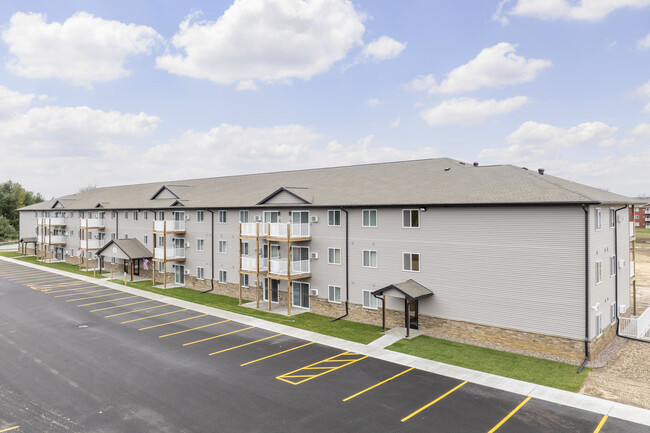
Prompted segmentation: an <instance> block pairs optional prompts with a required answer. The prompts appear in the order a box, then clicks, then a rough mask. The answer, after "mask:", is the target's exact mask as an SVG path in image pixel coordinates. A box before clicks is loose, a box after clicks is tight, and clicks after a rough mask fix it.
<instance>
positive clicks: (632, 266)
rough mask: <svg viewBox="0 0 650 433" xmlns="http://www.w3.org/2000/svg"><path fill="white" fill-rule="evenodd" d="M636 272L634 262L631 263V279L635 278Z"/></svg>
mask: <svg viewBox="0 0 650 433" xmlns="http://www.w3.org/2000/svg"><path fill="white" fill-rule="evenodd" d="M634 272H635V269H634V262H632V261H631V262H630V278H632V277H633V276H634Z"/></svg>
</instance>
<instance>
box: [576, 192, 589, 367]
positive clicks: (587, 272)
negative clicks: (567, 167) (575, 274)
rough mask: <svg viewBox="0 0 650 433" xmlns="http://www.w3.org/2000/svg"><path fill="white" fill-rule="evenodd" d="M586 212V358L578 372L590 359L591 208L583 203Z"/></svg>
mask: <svg viewBox="0 0 650 433" xmlns="http://www.w3.org/2000/svg"><path fill="white" fill-rule="evenodd" d="M582 210H583V211H584V212H585V359H584V361H582V364H580V368H578V374H580V373H581V372H582V369H583V368H585V364H587V361H588V360H589V210H588V209H587V205H585V204H583V205H582Z"/></svg>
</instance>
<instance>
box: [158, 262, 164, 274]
mask: <svg viewBox="0 0 650 433" xmlns="http://www.w3.org/2000/svg"><path fill="white" fill-rule="evenodd" d="M156 265H157V266H156V268H158V269H157V270H158V272H163V271H164V270H165V264H164V263H163V262H158V263H156Z"/></svg>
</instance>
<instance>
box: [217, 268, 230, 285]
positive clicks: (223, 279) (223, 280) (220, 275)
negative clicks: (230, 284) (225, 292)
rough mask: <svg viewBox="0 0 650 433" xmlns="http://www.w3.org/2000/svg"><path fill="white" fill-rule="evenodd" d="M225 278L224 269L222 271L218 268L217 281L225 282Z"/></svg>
mask: <svg viewBox="0 0 650 433" xmlns="http://www.w3.org/2000/svg"><path fill="white" fill-rule="evenodd" d="M227 280H228V279H227V274H226V271H224V270H223V269H220V270H219V282H220V283H225V282H226V281H227Z"/></svg>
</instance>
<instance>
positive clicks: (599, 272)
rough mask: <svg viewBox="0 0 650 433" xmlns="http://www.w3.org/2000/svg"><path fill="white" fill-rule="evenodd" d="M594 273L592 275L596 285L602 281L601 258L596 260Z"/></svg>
mask: <svg viewBox="0 0 650 433" xmlns="http://www.w3.org/2000/svg"><path fill="white" fill-rule="evenodd" d="M595 271H596V275H594V277H595V279H596V285H598V284H600V283H602V282H603V261H602V260H596V268H595Z"/></svg>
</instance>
